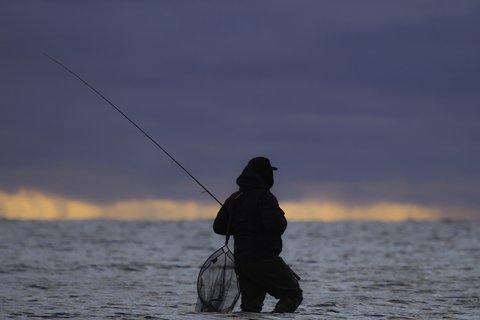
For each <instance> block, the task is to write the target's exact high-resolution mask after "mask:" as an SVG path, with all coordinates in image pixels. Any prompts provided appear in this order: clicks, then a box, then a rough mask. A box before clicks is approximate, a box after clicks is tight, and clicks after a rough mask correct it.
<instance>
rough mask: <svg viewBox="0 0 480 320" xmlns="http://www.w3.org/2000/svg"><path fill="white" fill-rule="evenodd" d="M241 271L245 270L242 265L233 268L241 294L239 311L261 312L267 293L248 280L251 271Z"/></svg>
mask: <svg viewBox="0 0 480 320" xmlns="http://www.w3.org/2000/svg"><path fill="white" fill-rule="evenodd" d="M243 269H245V268H243V267H242V265H236V266H235V271H236V272H237V276H238V283H239V285H240V293H241V304H240V309H242V311H244V312H261V311H262V307H263V301H264V300H265V296H266V294H267V292H266V291H265V290H264V289H263V288H261V287H260V286H258V284H256V283H255V282H253V281H251V280H250V277H249V272H251V270H250V271H247V272H244V270H243ZM249 269H251V268H249Z"/></svg>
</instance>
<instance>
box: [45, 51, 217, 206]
mask: <svg viewBox="0 0 480 320" xmlns="http://www.w3.org/2000/svg"><path fill="white" fill-rule="evenodd" d="M43 55H45V56H46V57H47V58H48V59H50V60H51V61H53V62H54V63H56V64H58V65H59V66H61V67H62V68H63V69H65V70H66V71H68V72H69V73H70V74H72V75H73V76H75V77H76V78H77V79H78V80H80V81H82V82H83V84H85V85H86V86H87V87H89V88H90V89H91V90H92V91H93V92H95V93H96V94H97V95H98V96H99V97H100V98H102V99H103V100H105V101H106V102H107V103H108V104H109V105H110V106H111V107H113V108H114V109H115V110H117V111H118V112H119V113H120V114H121V115H122V116H123V117H124V118H125V119H127V120H128V121H129V122H130V123H131V124H133V125H134V126H135V127H136V128H137V129H138V130H140V132H141V133H143V135H144V136H145V137H147V138H148V139H149V140H150V141H152V142H153V143H154V144H155V146H157V147H158V148H159V149H160V150H162V151H163V153H165V154H166V155H167V156H168V157H169V158H170V159H171V160H172V161H173V162H174V163H175V164H177V165H178V166H179V167H180V168H181V169H182V170H183V171H184V172H185V173H186V174H187V175H188V176H189V177H190V178H192V179H193V181H195V182H196V183H197V184H198V185H199V186H200V187H202V189H203V190H205V192H206V193H208V194H209V195H210V196H211V197H212V198H213V199H214V200H215V201H217V202H218V204H219V205H222V203H221V202H220V200H218V199H217V197H215V196H214V195H213V193H211V192H210V191H209V190H208V189H207V188H206V187H205V186H204V185H203V184H202V183H201V182H200V181H198V179H197V178H195V177H194V176H193V175H192V174H191V173H190V172H189V171H188V170H187V169H186V168H185V167H184V166H183V165H182V164H181V163H180V162H178V161H177V160H176V159H175V158H174V157H173V156H172V155H171V154H170V153H169V152H168V151H167V150H165V148H163V147H162V146H161V145H160V144H159V143H158V142H157V141H155V139H153V138H152V137H151V136H150V135H149V134H148V133H147V132H146V131H145V130H143V129H142V128H141V127H140V126H139V125H138V124H136V123H135V122H134V121H133V120H132V119H131V118H130V117H129V116H127V115H126V114H125V113H124V112H123V111H122V110H120V108H119V107H117V106H116V105H115V104H114V103H113V102H112V101H110V100H109V99H107V97H105V96H104V95H103V94H102V93H101V92H100V91H98V90H97V89H95V88H94V87H93V86H92V85H91V84H90V83H88V82H87V81H85V80H84V79H83V78H81V77H80V76H79V75H78V74H76V73H75V72H74V71H73V70H72V69H70V68H69V67H67V66H66V65H64V64H63V63H61V62H60V61H58V60H57V59H55V58H54V57H52V56H50V55H48V54H47V53H45V52H44V53H43Z"/></svg>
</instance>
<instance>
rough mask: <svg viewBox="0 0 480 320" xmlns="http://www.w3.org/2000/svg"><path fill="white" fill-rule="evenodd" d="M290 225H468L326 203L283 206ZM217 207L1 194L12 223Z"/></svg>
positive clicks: (426, 212) (409, 210) (388, 207)
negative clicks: (360, 222) (356, 222)
mask: <svg viewBox="0 0 480 320" xmlns="http://www.w3.org/2000/svg"><path fill="white" fill-rule="evenodd" d="M281 207H282V208H283V209H284V211H285V212H286V215H287V218H288V220H289V221H338V220H376V221H404V220H440V219H443V218H456V219H472V218H473V216H472V215H469V214H468V213H467V212H463V213H462V212H456V215H455V217H449V216H448V215H447V214H446V213H444V212H443V211H442V210H440V209H439V208H435V207H429V206H420V205H415V204H405V203H389V202H378V203H374V204H370V205H362V206H356V205H345V204H341V203H334V202H328V201H321V202H320V201H315V200H309V201H299V202H283V203H281ZM218 209H219V207H218V205H217V204H204V203H200V202H194V201H172V200H164V199H152V200H129V201H118V202H115V203H112V204H105V205H102V204H95V203H89V202H84V201H78V200H72V199H66V198H62V197H58V196H51V195H46V194H43V193H41V192H36V191H30V190H20V191H18V192H17V193H15V194H8V193H4V192H0V218H6V219H16V220H88V219H112V220H196V219H213V218H214V217H215V215H216V213H217V211H218Z"/></svg>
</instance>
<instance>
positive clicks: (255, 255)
mask: <svg viewBox="0 0 480 320" xmlns="http://www.w3.org/2000/svg"><path fill="white" fill-rule="evenodd" d="M259 159H260V160H259ZM255 160H259V161H255ZM265 160H266V162H265ZM237 184H238V186H239V191H238V192H235V193H233V194H232V195H231V196H230V197H229V198H228V199H227V200H226V201H225V204H224V205H223V206H222V208H221V209H220V211H219V212H218V214H217V217H216V218H215V221H214V223H213V230H214V232H215V233H217V234H222V235H225V234H226V233H227V228H228V220H229V214H230V213H231V214H233V216H232V222H231V227H230V234H232V235H233V238H234V256H235V261H236V262H251V261H258V260H261V259H265V258H269V257H273V256H277V255H279V254H280V252H281V251H282V234H283V232H284V231H285V229H286V227H287V220H286V219H285V213H284V212H283V210H282V209H281V208H280V206H279V205H278V201H277V199H276V197H275V196H274V195H273V194H272V193H271V192H270V188H271V187H272V186H273V173H272V167H271V165H270V162H269V161H268V159H266V158H254V159H252V160H251V161H250V162H249V164H248V165H247V166H246V167H245V169H244V170H243V172H242V174H241V175H240V176H239V177H238V178H237Z"/></svg>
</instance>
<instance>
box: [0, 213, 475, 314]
mask: <svg viewBox="0 0 480 320" xmlns="http://www.w3.org/2000/svg"><path fill="white" fill-rule="evenodd" d="M210 225H211V222H209V221H182V222H119V221H77V222H74V221H68V222H67V221H57V222H38V221H36V222H34V221H6V220H0V284H1V285H0V318H1V319H4V318H47V317H53V318H99V319H109V318H111V319H122V318H123V319H225V318H226V317H227V318H231V319H293V318H295V319H318V318H320V319H480V268H479V267H478V265H479V264H480V245H479V244H480V224H479V223H472V222H402V223H377V222H334V223H321V222H309V223H299V222H298V223H293V222H292V223H289V227H288V229H287V232H286V234H285V236H284V253H283V254H282V256H283V257H284V259H285V260H286V262H287V263H289V264H290V265H291V266H292V268H293V269H294V270H295V271H296V272H297V273H298V274H299V275H300V276H301V277H302V280H301V286H302V288H303V290H304V302H303V303H302V305H301V306H300V307H299V309H298V311H297V312H296V313H295V314H276V315H271V314H268V313H262V314H245V313H240V312H238V311H239V310H238V305H237V308H236V311H237V312H235V313H233V314H230V315H228V316H225V315H220V314H198V313H195V312H194V307H195V303H196V287H195V285H196V283H195V282H196V277H197V273H198V270H199V268H200V266H201V264H202V263H203V261H204V260H205V259H206V258H207V256H209V255H210V253H212V252H213V251H214V250H215V249H217V248H219V247H220V246H221V245H222V244H223V239H222V237H220V236H217V235H214V234H213V233H212V231H211V226H210ZM274 303H275V301H274V300H273V299H271V298H267V300H266V301H265V307H264V311H265V312H268V311H270V310H272V309H273V306H274Z"/></svg>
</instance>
